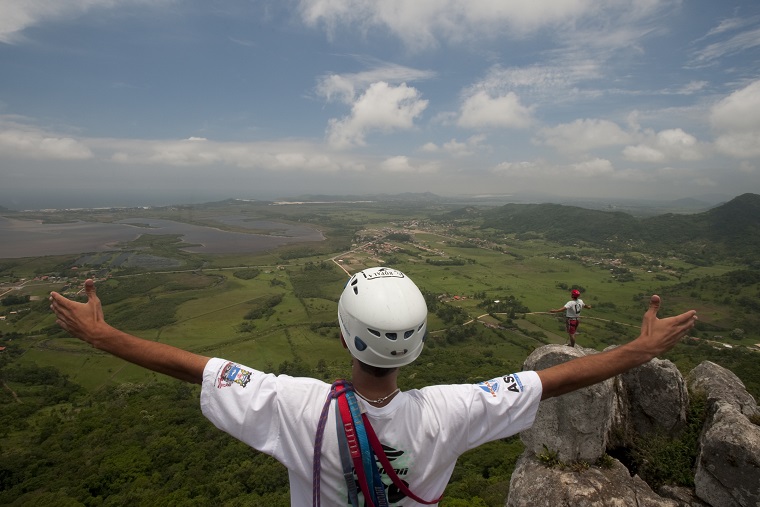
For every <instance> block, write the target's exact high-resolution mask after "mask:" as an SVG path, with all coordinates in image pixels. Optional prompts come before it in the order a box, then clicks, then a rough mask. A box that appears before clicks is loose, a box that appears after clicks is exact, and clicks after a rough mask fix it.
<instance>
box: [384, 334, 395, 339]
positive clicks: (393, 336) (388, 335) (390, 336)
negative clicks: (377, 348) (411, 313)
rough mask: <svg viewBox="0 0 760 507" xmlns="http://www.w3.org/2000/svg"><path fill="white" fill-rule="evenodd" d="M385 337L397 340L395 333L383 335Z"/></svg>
mask: <svg viewBox="0 0 760 507" xmlns="http://www.w3.org/2000/svg"><path fill="white" fill-rule="evenodd" d="M385 337H386V338H388V339H389V340H395V339H396V338H397V335H396V333H385Z"/></svg>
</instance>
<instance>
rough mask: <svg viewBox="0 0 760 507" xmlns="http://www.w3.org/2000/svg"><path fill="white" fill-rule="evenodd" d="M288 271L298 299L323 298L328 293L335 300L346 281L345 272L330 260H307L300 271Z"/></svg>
mask: <svg viewBox="0 0 760 507" xmlns="http://www.w3.org/2000/svg"><path fill="white" fill-rule="evenodd" d="M288 273H289V275H290V283H291V284H292V285H293V293H294V294H295V296H296V297H297V298H299V299H302V298H324V297H325V295H326V294H329V295H333V297H334V298H335V301H337V300H338V297H339V296H340V292H341V291H342V290H343V286H344V285H345V284H346V282H347V279H346V274H345V273H344V272H343V271H342V270H341V269H338V267H337V266H335V265H334V264H333V263H332V262H319V263H312V262H307V263H306V265H305V266H304V267H303V269H302V270H301V271H296V270H292V271H289V272H288Z"/></svg>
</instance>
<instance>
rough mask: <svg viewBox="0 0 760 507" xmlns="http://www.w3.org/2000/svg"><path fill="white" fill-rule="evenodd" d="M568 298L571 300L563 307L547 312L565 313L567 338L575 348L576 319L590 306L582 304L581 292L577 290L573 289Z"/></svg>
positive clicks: (577, 320) (578, 322) (577, 322)
mask: <svg viewBox="0 0 760 507" xmlns="http://www.w3.org/2000/svg"><path fill="white" fill-rule="evenodd" d="M570 297H571V298H572V299H571V300H570V301H568V302H567V303H565V306H563V307H562V308H556V309H554V310H549V312H551V313H562V312H565V329H566V330H567V336H569V337H570V346H571V347H575V333H576V332H578V324H580V320H579V319H578V318H579V317H580V316H581V310H583V309H584V308H591V305H587V304H586V303H584V302H583V300H582V299H581V291H579V290H578V289H573V290H572V291H571V292H570Z"/></svg>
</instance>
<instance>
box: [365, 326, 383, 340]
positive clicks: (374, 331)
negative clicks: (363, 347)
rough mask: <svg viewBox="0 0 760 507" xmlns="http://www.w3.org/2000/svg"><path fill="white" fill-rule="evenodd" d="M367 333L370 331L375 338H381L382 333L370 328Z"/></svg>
mask: <svg viewBox="0 0 760 507" xmlns="http://www.w3.org/2000/svg"><path fill="white" fill-rule="evenodd" d="M367 331H369V332H370V333H372V334H373V335H375V336H377V337H378V338H380V331H376V330H374V329H370V328H367Z"/></svg>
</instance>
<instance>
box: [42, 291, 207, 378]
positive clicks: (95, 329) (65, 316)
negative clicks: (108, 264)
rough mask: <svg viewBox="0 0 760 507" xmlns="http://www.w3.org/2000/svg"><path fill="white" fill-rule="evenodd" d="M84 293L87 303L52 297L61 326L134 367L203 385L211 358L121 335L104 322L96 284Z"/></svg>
mask: <svg viewBox="0 0 760 507" xmlns="http://www.w3.org/2000/svg"><path fill="white" fill-rule="evenodd" d="M84 290H85V293H86V294H87V302H86V303H78V302H76V301H71V300H70V299H66V298H65V297H63V296H61V295H60V294H58V293H57V292H51V293H50V309H51V310H53V312H54V313H55V316H56V323H57V324H58V325H59V326H61V327H62V328H63V329H65V330H66V331H68V332H69V333H71V334H72V335H73V336H75V337H77V338H79V339H81V340H83V341H86V342H87V343H89V344H90V345H92V346H93V347H95V348H96V349H100V350H103V351H105V352H108V353H110V354H113V355H114V356H116V357H119V358H121V359H124V360H125V361H129V362H130V363H134V364H136V365H138V366H142V367H144V368H148V369H149V370H153V371H155V372H158V373H163V374H165V375H169V376H171V377H174V378H177V379H180V380H185V381H187V382H193V383H195V384H200V383H202V381H203V369H204V367H205V366H206V363H207V362H208V360H209V358H208V357H205V356H201V355H198V354H193V353H192V352H188V351H186V350H182V349H179V348H177V347H172V346H171V345H167V344H165V343H159V342H154V341H150V340H144V339H142V338H138V337H136V336H132V335H130V334H127V333H124V332H122V331H119V330H118V329H116V328H114V327H112V326H110V325H109V324H107V323H106V321H105V320H104V319H103V308H102V306H101V304H100V299H99V298H98V296H97V294H96V293H95V282H93V281H92V280H87V281H86V282H85V283H84Z"/></svg>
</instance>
